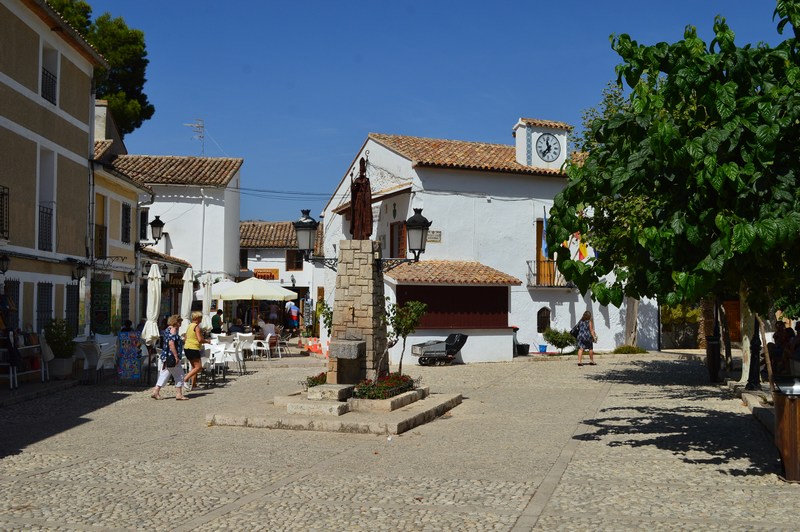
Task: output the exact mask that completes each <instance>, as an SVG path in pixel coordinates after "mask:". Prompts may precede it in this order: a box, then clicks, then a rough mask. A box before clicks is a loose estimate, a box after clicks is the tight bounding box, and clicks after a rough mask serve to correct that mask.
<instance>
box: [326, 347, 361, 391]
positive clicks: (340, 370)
mask: <svg viewBox="0 0 800 532" xmlns="http://www.w3.org/2000/svg"><path fill="white" fill-rule="evenodd" d="M328 357H329V359H328V379H327V382H328V384H358V383H359V382H360V381H361V379H362V376H363V375H364V368H365V364H366V357H367V342H364V341H358V340H333V341H332V342H331V346H330V351H329V354H328Z"/></svg>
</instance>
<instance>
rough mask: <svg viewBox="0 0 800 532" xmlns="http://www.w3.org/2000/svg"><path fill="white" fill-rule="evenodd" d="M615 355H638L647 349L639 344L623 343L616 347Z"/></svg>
mask: <svg viewBox="0 0 800 532" xmlns="http://www.w3.org/2000/svg"><path fill="white" fill-rule="evenodd" d="M613 353H614V354H615V355H636V354H640V353H647V349H644V348H641V347H639V346H638V345H627V344H626V345H621V346H618V347H617V348H616V349H614V351H613Z"/></svg>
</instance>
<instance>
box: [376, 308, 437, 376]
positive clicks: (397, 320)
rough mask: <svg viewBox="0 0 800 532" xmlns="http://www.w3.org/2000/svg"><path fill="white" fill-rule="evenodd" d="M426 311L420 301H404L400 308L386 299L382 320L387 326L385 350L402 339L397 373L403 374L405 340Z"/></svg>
mask: <svg viewBox="0 0 800 532" xmlns="http://www.w3.org/2000/svg"><path fill="white" fill-rule="evenodd" d="M427 310H428V305H426V304H425V303H422V302H421V301H406V302H405V303H403V305H402V306H399V305H397V304H395V303H392V302H390V301H389V298H388V297H387V298H386V313H385V317H384V319H385V320H386V325H387V329H388V330H387V344H388V345H387V349H388V347H390V346H392V345H394V344H396V343H397V341H398V339H400V338H402V339H403V347H402V348H401V349H400V364H399V365H398V368H397V372H398V373H399V374H401V375H402V374H403V355H404V354H405V351H406V338H408V335H409V334H412V333H413V332H414V331H415V330H416V329H417V327H419V324H420V321H421V320H422V316H424V315H425V312H426V311H427Z"/></svg>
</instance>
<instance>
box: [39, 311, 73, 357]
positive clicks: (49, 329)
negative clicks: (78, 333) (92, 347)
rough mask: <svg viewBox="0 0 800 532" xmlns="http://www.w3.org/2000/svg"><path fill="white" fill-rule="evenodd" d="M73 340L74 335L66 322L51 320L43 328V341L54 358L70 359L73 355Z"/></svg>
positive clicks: (57, 319) (58, 319) (59, 319)
mask: <svg viewBox="0 0 800 532" xmlns="http://www.w3.org/2000/svg"><path fill="white" fill-rule="evenodd" d="M73 338H75V335H74V334H72V332H71V331H70V329H69V327H68V326H67V322H66V321H65V320H62V319H61V318H56V319H54V320H51V321H50V323H48V324H47V325H45V327H44V339H45V340H46V341H47V345H49V346H50V349H51V350H52V351H53V356H55V357H56V358H71V357H72V355H73V354H75V344H74V343H73V342H72V339H73Z"/></svg>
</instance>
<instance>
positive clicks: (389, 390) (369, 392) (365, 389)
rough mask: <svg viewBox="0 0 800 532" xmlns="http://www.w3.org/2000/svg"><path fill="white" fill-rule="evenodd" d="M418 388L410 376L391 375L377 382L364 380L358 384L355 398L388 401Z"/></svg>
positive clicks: (354, 394) (354, 393) (354, 392)
mask: <svg viewBox="0 0 800 532" xmlns="http://www.w3.org/2000/svg"><path fill="white" fill-rule="evenodd" d="M415 387H416V383H415V382H414V379H412V378H411V377H409V376H408V375H401V374H400V373H399V372H398V373H390V374H388V375H385V376H383V377H380V378H379V379H378V380H377V381H372V380H370V379H366V380H363V381H361V382H359V383H358V384H356V387H355V389H354V390H353V397H355V398H357V399H388V398H390V397H394V396H395V395H400V394H401V393H404V392H408V391H411V390H413V389H414V388H415Z"/></svg>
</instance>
